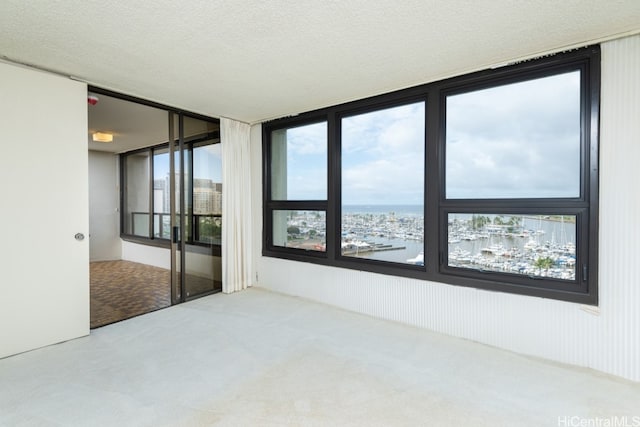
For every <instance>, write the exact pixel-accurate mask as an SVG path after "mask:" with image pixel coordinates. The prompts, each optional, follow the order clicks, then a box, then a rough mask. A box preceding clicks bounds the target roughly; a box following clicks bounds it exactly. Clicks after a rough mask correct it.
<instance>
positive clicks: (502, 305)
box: [251, 36, 640, 381]
mask: <svg viewBox="0 0 640 427" xmlns="http://www.w3.org/2000/svg"><path fill="white" fill-rule="evenodd" d="M251 142H252V150H253V151H252V169H253V170H254V171H255V172H256V173H255V176H254V177H253V181H252V183H253V188H254V189H255V191H254V194H253V203H254V206H256V208H255V209H254V216H253V217H254V235H256V236H261V235H262V205H261V197H262V195H261V173H260V171H261V169H262V166H261V130H260V126H259V125H258V126H254V127H253V129H252V141H251ZM600 149H601V157H600V182H601V188H600V236H599V239H600V260H599V268H600V271H599V287H600V290H599V297H600V303H599V308H598V309H596V312H595V313H593V312H592V310H591V309H590V308H588V307H584V306H580V305H578V304H573V303H568V302H561V301H554V300H548V299H542V298H536V297H527V296H519V295H510V294H506V293H498V292H488V291H483V290H477V289H470V288H464V287H456V286H450V285H446V284H441V283H432V282H425V281H420V280H414V279H406V278H400V277H391V276H384V275H378V274H374V273H368V272H361V271H355V270H344V269H339V268H333V267H324V266H319V265H314V264H308V263H302V262H293V261H286V260H279V259H274V258H267V257H262V256H261V255H260V253H261V248H260V245H261V242H260V241H259V240H258V239H256V241H257V242H258V243H257V244H256V245H255V248H254V255H255V257H254V259H255V260H256V265H255V268H254V271H256V282H257V283H256V284H257V285H258V286H261V287H265V288H269V289H272V290H275V291H279V292H284V293H287V294H291V295H297V296H302V297H306V298H309V299H312V300H316V301H321V302H325V303H328V304H332V305H335V306H339V307H342V308H345V309H347V310H352V311H356V312H359V313H364V314H368V315H372V316H375V317H379V318H383V319H390V320H394V321H399V322H403V323H407V324H410V325H415V326H419V327H423V328H427V329H431V330H434V331H437V332H441V333H445V334H448V335H453V336H456V337H462V338H466V339H469V340H473V341H478V342H481V343H485V344H489V345H493V346H496V347H500V348H504V349H508V350H512V351H515V352H519V353H523V354H527V355H533V356H539V357H542V358H546V359H551V360H555V361H559V362H564V363H570V364H575V365H580V366H586V367H591V368H594V369H597V370H600V371H604V372H607V373H611V374H614V375H618V376H621V377H624V378H628V379H631V380H634V381H640V283H639V282H638V279H637V273H636V272H635V266H636V263H637V260H638V259H639V258H640V225H639V223H638V221H639V219H640V191H639V190H638V188H637V187H638V185H639V184H640V167H638V166H637V164H638V161H639V159H640V36H634V37H630V38H626V39H620V40H614V41H611V42H607V43H604V44H603V45H602V103H601V134H600Z"/></svg>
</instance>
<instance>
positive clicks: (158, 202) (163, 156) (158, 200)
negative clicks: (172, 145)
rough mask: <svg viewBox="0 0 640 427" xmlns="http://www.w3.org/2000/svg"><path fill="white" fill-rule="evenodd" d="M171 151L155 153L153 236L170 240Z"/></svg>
mask: <svg viewBox="0 0 640 427" xmlns="http://www.w3.org/2000/svg"><path fill="white" fill-rule="evenodd" d="M169 190H170V187H169V149H168V148H163V149H158V150H154V152H153V236H154V237H155V238H162V239H169V238H170V237H171V218H170V216H169V213H170V206H169V200H170V197H169Z"/></svg>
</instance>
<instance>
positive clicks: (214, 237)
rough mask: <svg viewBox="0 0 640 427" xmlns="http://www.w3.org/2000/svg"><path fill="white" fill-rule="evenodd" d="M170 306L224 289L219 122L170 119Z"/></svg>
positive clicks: (177, 116) (179, 116)
mask: <svg viewBox="0 0 640 427" xmlns="http://www.w3.org/2000/svg"><path fill="white" fill-rule="evenodd" d="M169 128H170V129H169V133H170V135H171V137H170V141H171V142H170V144H169V162H170V165H171V171H170V194H171V195H172V202H171V212H170V217H171V230H172V232H171V260H172V261H171V263H172V300H173V303H174V304H175V303H179V302H183V301H187V300H189V299H192V298H195V297H198V296H202V295H206V294H209V293H213V292H217V291H220V290H222V262H221V250H220V247H221V236H222V233H221V230H222V159H221V147H220V131H219V124H218V123H217V122H210V121H205V120H201V119H196V118H193V117H189V116H186V115H184V114H175V113H170V114H169Z"/></svg>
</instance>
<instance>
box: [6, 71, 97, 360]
mask: <svg viewBox="0 0 640 427" xmlns="http://www.w3.org/2000/svg"><path fill="white" fill-rule="evenodd" d="M86 99H87V87H86V85H85V84H83V83H79V82H75V81H72V80H69V79H66V78H62V77H58V76H55V75H51V74H46V73H43V72H39V71H35V70H31V69H27V68H23V67H17V66H14V65H10V64H5V63H0V123H1V124H0V129H1V132H2V145H3V153H2V155H0V182H1V183H2V209H0V218H1V221H0V222H1V223H2V225H3V233H2V237H3V239H2V240H3V242H2V257H0V271H2V277H1V278H0V357H4V356H8V355H11V354H16V353H20V352H23V351H27V350H31V349H34V348H37V347H42V346H45V345H49V344H53V343H57V342H61V341H65V340H69V339H72V338H76V337H79V336H83V335H87V334H88V333H89V241H88V239H86V238H85V240H83V241H77V240H76V239H75V238H74V235H75V234H76V233H83V234H84V235H85V236H88V234H89V211H88V205H89V199H88V183H87V181H88V173H87V101H86Z"/></svg>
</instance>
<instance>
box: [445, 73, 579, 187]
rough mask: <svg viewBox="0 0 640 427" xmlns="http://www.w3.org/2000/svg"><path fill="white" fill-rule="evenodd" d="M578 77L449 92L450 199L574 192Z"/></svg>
mask: <svg viewBox="0 0 640 427" xmlns="http://www.w3.org/2000/svg"><path fill="white" fill-rule="evenodd" d="M579 84H580V76H579V73H578V72H572V73H566V74H561V75H556V76H551V77H546V78H542V79H536V80H531V81H527V82H522V83H516V84H511V85H504V86H499V87H495V88H490V89H485V90H479V91H474V92H469V93H465V94H461V95H454V96H450V97H449V98H448V99H447V138H446V139H447V142H446V168H447V170H446V182H447V184H446V187H447V197H450V198H472V197H473V198H477V197H484V198H506V197H576V196H578V195H579V188H580V187H579V178H580V102H579V101H580V90H579V89H580V87H579Z"/></svg>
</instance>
